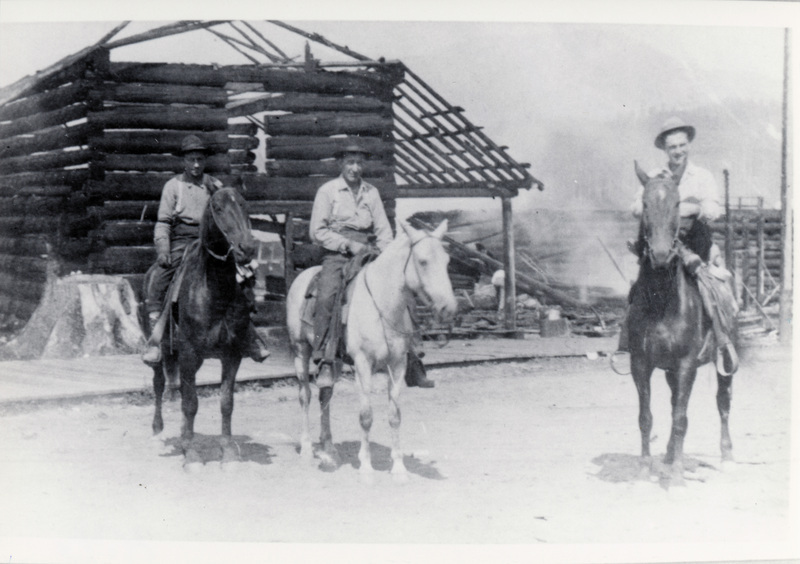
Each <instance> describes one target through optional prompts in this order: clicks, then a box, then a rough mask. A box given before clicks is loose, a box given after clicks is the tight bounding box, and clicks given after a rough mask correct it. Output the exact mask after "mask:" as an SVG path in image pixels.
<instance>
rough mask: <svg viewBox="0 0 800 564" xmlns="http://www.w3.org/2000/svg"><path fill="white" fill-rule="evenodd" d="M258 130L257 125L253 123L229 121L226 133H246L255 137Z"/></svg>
mask: <svg viewBox="0 0 800 564" xmlns="http://www.w3.org/2000/svg"><path fill="white" fill-rule="evenodd" d="M257 132H258V127H256V124H254V123H250V122H248V123H229V124H228V135H246V136H249V137H255V135H256V133H257Z"/></svg>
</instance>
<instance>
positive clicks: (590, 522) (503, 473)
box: [0, 344, 797, 561]
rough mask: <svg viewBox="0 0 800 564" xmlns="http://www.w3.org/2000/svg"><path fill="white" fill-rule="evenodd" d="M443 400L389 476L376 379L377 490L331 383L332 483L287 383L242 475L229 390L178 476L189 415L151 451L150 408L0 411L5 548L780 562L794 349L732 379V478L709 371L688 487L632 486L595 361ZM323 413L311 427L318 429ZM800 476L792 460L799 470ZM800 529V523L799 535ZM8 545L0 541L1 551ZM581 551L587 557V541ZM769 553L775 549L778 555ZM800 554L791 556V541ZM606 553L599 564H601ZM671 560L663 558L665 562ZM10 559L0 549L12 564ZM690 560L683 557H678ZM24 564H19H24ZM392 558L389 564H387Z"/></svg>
mask: <svg viewBox="0 0 800 564" xmlns="http://www.w3.org/2000/svg"><path fill="white" fill-rule="evenodd" d="M430 376H431V377H432V378H433V379H435V381H436V387H435V388H434V389H432V390H421V389H418V388H413V389H408V390H406V391H404V394H403V396H402V398H401V400H402V410H403V411H402V414H403V426H402V442H403V445H404V449H405V452H406V458H405V461H406V466H407V467H408V469H409V471H410V473H411V476H410V478H411V479H410V482H409V483H407V484H405V485H398V484H395V483H394V482H393V481H392V479H391V476H390V475H389V472H388V470H389V465H390V458H389V448H388V447H389V445H390V439H389V428H388V423H387V419H386V414H387V406H386V401H385V392H386V386H385V379H384V378H382V377H378V378H376V379H375V389H374V391H373V394H372V398H373V407H374V409H375V424H374V425H373V433H372V437H371V439H372V453H373V462H374V466H375V468H376V470H377V475H376V479H375V483H374V484H373V485H371V486H366V485H364V484H362V483H361V482H360V481H359V473H358V470H357V468H358V465H359V463H358V459H357V451H358V441H359V437H360V434H359V433H360V431H359V424H358V400H357V395H356V392H355V390H354V387H353V383H352V382H350V381H347V380H344V381H341V382H339V383H337V385H336V389H335V392H334V399H333V403H332V426H333V433H334V441H335V443H336V446H337V448H338V452H339V454H340V456H341V459H342V464H341V466H340V467H339V468H338V469H337V470H336V471H333V472H324V471H322V470H320V469H319V468H317V467H316V465H309V464H304V463H303V462H302V461H301V459H300V457H299V456H298V439H299V422H300V413H299V407H298V403H297V393H296V388H295V387H294V385H288V384H280V385H276V386H273V387H271V388H266V387H261V386H258V385H254V384H250V385H247V386H243V387H242V388H240V389H239V390H238V391H237V394H236V400H235V401H236V407H235V411H234V416H233V428H234V435H235V440H236V442H237V444H238V446H239V448H240V451H241V462H240V463H236V464H234V465H233V467H232V468H226V469H222V468H221V466H220V463H219V460H220V452H219V449H218V448H217V436H218V433H219V429H220V415H219V396H218V394H217V392H206V393H205V394H204V397H203V398H202V399H201V403H200V411H199V414H198V417H197V423H196V431H197V432H198V433H199V440H200V441H201V444H202V445H203V456H204V458H205V465H204V466H203V467H202V468H201V469H200V470H199V471H198V472H195V473H186V472H184V471H183V469H182V456H181V455H180V453H179V450H178V448H177V437H178V435H179V432H180V402H179V400H178V401H172V402H169V403H167V404H166V407H165V424H166V428H165V431H164V433H163V434H162V436H161V437H159V438H153V437H152V436H151V430H150V420H151V417H152V412H153V409H152V406H151V404H150V398H148V397H146V394H145V395H142V396H129V397H125V398H116V399H96V400H93V401H91V402H86V403H65V404H63V405H56V406H52V405H50V406H39V407H35V408H29V409H25V410H19V409H17V410H15V411H13V412H12V411H9V410H8V409H6V410H5V411H4V412H0V421H1V422H2V424H1V425H0V444H2V445H3V447H4V448H3V450H2V454H0V479H1V480H2V484H3V496H2V497H3V501H2V507H3V509H2V510H0V537H15V538H26V539H36V538H42V537H46V538H54V539H72V540H82V539H96V540H97V539H99V540H115V541H130V540H147V541H191V542H207V541H216V542H252V543H266V542H269V543H399V544H401V545H403V544H405V543H423V544H425V543H437V544H441V543H445V544H450V543H458V544H464V543H466V544H471V543H489V544H495V543H501V544H502V543H525V544H526V545H531V544H532V545H574V544H575V543H581V545H582V543H604V544H603V545H596V546H601V547H602V546H606V547H607V549H608V550H610V549H611V547H613V546H614V545H616V544H620V543H622V544H626V543H636V545H638V546H645V547H648V546H649V547H650V548H652V549H655V547H658V546H661V543H679V544H686V545H688V546H695V547H700V548H702V547H705V546H710V545H711V544H712V543H723V544H727V545H728V546H729V547H736V546H739V547H741V548H740V549H735V548H734V549H733V550H734V551H735V553H736V554H738V555H744V554H747V552H746V547H747V546H750V549H752V548H753V546H761V547H763V550H764V551H765V552H764V554H765V555H767V556H771V557H773V558H775V557H781V554H784V553H782V552H781V551H780V547H785V546H787V545H785V544H781V543H787V542H789V540H790V538H792V537H790V533H789V532H790V530H791V526H792V521H791V518H792V513H791V512H792V511H796V509H797V508H796V506H794V507H792V506H790V497H791V495H790V494H791V492H790V475H791V471H790V468H791V466H792V460H791V452H790V451H791V443H790V438H791V437H790V428H791V414H792V405H791V398H792V396H791V387H790V384H791V382H790V378H791V352H790V351H789V350H787V349H783V348H779V347H778V346H776V345H772V346H765V345H763V344H762V345H759V346H751V347H750V348H749V349H748V350H747V351H745V355H744V357H743V360H742V367H741V369H740V371H739V373H738V374H737V375H736V376H735V381H734V399H733V407H732V412H731V434H732V438H733V445H734V456H735V457H736V460H737V463H736V464H735V465H734V466H733V467H732V468H726V469H724V471H723V469H722V468H721V466H720V456H719V455H720V452H719V418H718V415H717V411H716V404H715V399H714V394H715V389H716V380H715V376H714V374H713V373H712V372H711V371H710V370H709V369H708V368H704V369H701V371H700V373H699V374H698V378H697V382H696V384H695V388H694V392H693V395H692V399H691V402H690V406H689V407H690V411H689V431H688V436H687V439H686V447H685V448H686V453H687V457H688V462H687V466H688V468H689V471H687V478H688V481H687V485H686V487H684V488H665V487H663V485H662V484H661V483H660V482H659V479H658V476H657V475H652V476H651V478H650V479H649V480H647V479H638V478H637V471H638V460H637V456H638V450H639V432H638V427H637V409H638V408H637V399H636V393H635V389H634V386H633V383H632V381H631V380H630V377H629V376H620V375H617V374H615V373H614V372H612V371H611V370H610V369H609V368H608V364H607V361H605V360H603V359H602V358H601V359H598V360H590V359H588V358H570V359H551V360H539V361H531V362H521V363H502V364H484V365H477V366H471V367H465V368H447V369H440V370H434V371H431V372H430ZM652 407H653V412H654V418H655V424H654V430H653V453H654V454H655V455H659V456H660V455H663V453H664V450H665V447H666V441H667V438H668V435H669V425H670V416H669V395H668V388H667V386H666V383H665V382H664V378H663V374H662V373H661V372H656V373H655V374H654V379H653V406H652ZM318 413H319V407H318V403H317V402H316V391H315V401H314V404H313V406H312V421H313V424H314V425H313V430H312V433H313V434H314V435H316V434H317V433H318V428H319V427H318V420H317V416H318ZM794 468H795V470H796V469H797V461H794ZM794 524H796V522H795V523H794ZM0 544H2V540H1V539H0ZM582 546H583V545H582ZM770 546H776V547H778V548H776V550H778V552H770V550H768V549H767V547H770ZM792 546H793V549H796V546H797V545H796V544H795V545H792ZM605 550H606V549H601V550H600V552H597V551H596V549H592V551H591V553H590V554H591V555H592V556H593V557H591V558H588V560H592V561H594V560H595V558H597V559H600V560H604V559H605V557H606V556H607V554H610V553H607V552H605ZM662 554H663V553H662ZM0 557H2V558H5V554H3V555H0ZM683 560H686V558H683ZM15 561H18V560H15ZM382 561H389V560H387V559H384V560H382Z"/></svg>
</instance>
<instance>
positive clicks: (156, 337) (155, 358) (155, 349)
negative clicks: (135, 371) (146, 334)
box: [142, 311, 161, 368]
mask: <svg viewBox="0 0 800 564" xmlns="http://www.w3.org/2000/svg"><path fill="white" fill-rule="evenodd" d="M159 317H161V314H160V313H159V312H157V311H151V312H150V313H149V314H148V318H149V320H150V330H151V331H154V330H155V328H156V326H157V324H158V320H159ZM142 362H144V363H145V364H146V365H148V366H151V367H153V368H156V367H157V366H158V365H159V364H161V335H160V334H159V333H157V332H155V331H154V332H153V333H152V334H151V335H150V339H148V341H147V348H145V351H144V352H143V353H142Z"/></svg>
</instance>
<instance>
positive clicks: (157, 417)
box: [153, 365, 167, 435]
mask: <svg viewBox="0 0 800 564" xmlns="http://www.w3.org/2000/svg"><path fill="white" fill-rule="evenodd" d="M166 384H167V380H166V378H165V377H164V367H163V366H162V365H159V366H154V367H153V393H154V394H155V396H156V406H155V413H154V414H153V435H158V434H160V433H161V431H163V430H164V417H163V416H162V414H161V407H162V403H163V399H164V398H163V396H164V389H165V388H166Z"/></svg>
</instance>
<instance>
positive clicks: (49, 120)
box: [0, 103, 89, 139]
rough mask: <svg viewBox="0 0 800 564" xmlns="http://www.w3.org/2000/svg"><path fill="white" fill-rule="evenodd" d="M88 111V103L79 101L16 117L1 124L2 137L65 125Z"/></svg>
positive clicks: (84, 115)
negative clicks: (62, 106)
mask: <svg viewBox="0 0 800 564" xmlns="http://www.w3.org/2000/svg"><path fill="white" fill-rule="evenodd" d="M88 111H89V110H88V108H87V106H86V104H83V103H79V104H73V105H71V106H67V107H66V108H61V109H58V110H53V111H52V112H42V113H38V114H34V115H31V116H27V117H22V118H19V119H15V120H14V121H11V122H9V123H2V124H0V139H5V138H6V137H13V136H15V135H21V134H23V133H31V132H34V131H38V130H40V129H44V128H46V127H51V126H54V125H63V124H66V123H68V122H71V121H74V120H78V119H81V118H83V117H86V114H87V112H88Z"/></svg>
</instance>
